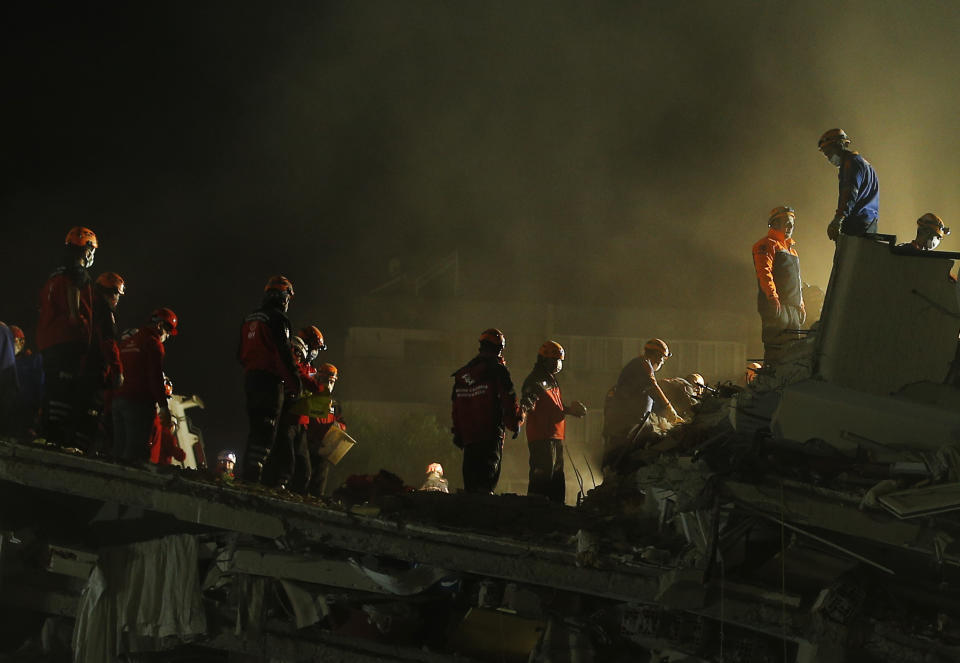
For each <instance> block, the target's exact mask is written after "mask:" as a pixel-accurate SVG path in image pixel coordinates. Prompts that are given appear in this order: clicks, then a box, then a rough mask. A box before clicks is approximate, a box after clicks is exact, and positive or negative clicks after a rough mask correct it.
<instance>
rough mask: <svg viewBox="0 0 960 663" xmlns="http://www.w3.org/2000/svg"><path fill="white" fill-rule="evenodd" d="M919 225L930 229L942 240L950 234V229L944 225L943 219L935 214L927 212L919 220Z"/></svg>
mask: <svg viewBox="0 0 960 663" xmlns="http://www.w3.org/2000/svg"><path fill="white" fill-rule="evenodd" d="M917 225H918V226H920V227H921V228H929V229H930V230H932V231H933V232H935V233H936V234H937V237H939V238H940V239H943V238H944V237H946V236H947V235H949V234H950V229H949V228H947V227H946V226H944V225H943V219H941V218H940V217H939V216H937V215H936V214H934V213H933V212H927V213H926V214H924V215H923V216H921V217H920V218H919V219H917Z"/></svg>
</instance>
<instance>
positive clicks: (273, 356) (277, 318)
mask: <svg viewBox="0 0 960 663" xmlns="http://www.w3.org/2000/svg"><path fill="white" fill-rule="evenodd" d="M292 299H293V284H292V283H291V282H290V280H289V279H288V278H287V277H285V276H272V277H270V280H268V281H267V285H266V286H265V287H264V289H263V301H262V303H261V305H260V308H258V309H257V310H255V311H254V312H253V313H251V314H250V315H248V316H247V317H246V318H244V320H243V326H242V327H241V333H240V346H239V348H238V349H237V359H238V360H239V361H240V363H241V364H242V365H243V370H244V388H245V391H246V400H247V417H248V418H249V420H250V433H249V435H248V436H247V444H246V449H245V450H244V452H243V470H242V472H241V476H240V478H241V479H243V480H244V481H248V482H253V483H255V482H258V481H260V473H261V470H262V468H263V463H264V461H265V460H266V457H267V455H268V454H269V452H270V449H272V448H273V445H274V442H275V441H276V438H277V432H278V426H279V424H280V418H281V415H282V413H283V411H284V409H285V407H289V405H290V403H291V402H292V401H293V399H294V398H296V397H297V396H299V394H300V389H301V384H300V377H299V375H298V374H297V373H298V372H297V367H296V364H295V363H294V359H293V350H292V348H291V347H290V336H291V333H290V330H291V325H290V320H289V319H288V318H287V309H288V308H289V307H290V301H291V300H292Z"/></svg>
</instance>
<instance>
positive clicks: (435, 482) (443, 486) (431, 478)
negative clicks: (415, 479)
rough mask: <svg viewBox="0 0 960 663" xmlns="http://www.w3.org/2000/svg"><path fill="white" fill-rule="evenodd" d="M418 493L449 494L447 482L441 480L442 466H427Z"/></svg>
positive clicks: (434, 464)
mask: <svg viewBox="0 0 960 663" xmlns="http://www.w3.org/2000/svg"><path fill="white" fill-rule="evenodd" d="M420 491H421V492H426V493H431V492H432V493H449V492H450V487H449V486H448V485H447V480H446V479H444V478H443V465H441V464H440V463H430V464H429V465H427V472H426V477H424V479H423V483H422V484H420Z"/></svg>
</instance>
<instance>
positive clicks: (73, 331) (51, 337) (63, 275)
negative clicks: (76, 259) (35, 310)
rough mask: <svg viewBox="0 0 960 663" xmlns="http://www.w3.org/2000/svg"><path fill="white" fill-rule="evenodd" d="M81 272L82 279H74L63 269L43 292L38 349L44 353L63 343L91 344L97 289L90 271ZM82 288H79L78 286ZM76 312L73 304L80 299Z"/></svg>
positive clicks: (51, 277)
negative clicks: (77, 298)
mask: <svg viewBox="0 0 960 663" xmlns="http://www.w3.org/2000/svg"><path fill="white" fill-rule="evenodd" d="M76 269H77V270H82V271H80V272H78V273H79V274H81V275H82V278H81V277H78V276H76V274H75V275H74V277H71V274H70V271H71V270H68V269H67V268H66V267H61V268H60V269H58V270H57V271H55V272H54V273H53V274H51V275H50V278H49V279H47V282H46V283H45V284H44V286H43V288H42V289H41V290H40V316H39V318H38V319H37V349H39V350H40V352H43V351H44V350H46V349H47V348H49V347H52V346H54V345H60V344H61V343H82V344H83V345H89V344H90V337H91V329H90V321H91V319H92V318H93V286H92V285H91V283H90V277H88V276H87V274H86V270H83V269H82V268H80V267H77V268H76ZM78 282H79V283H80V285H77V283H78ZM78 291H79V302H78V304H77V309H76V311H74V310H73V305H72V304H71V300H72V299H74V300H75V298H76V297H77V293H78Z"/></svg>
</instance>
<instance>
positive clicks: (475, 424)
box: [451, 355, 523, 446]
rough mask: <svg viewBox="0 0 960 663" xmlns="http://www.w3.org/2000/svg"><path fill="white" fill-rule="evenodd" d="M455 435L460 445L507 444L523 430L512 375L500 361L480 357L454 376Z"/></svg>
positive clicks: (521, 414) (484, 356) (455, 441)
mask: <svg viewBox="0 0 960 663" xmlns="http://www.w3.org/2000/svg"><path fill="white" fill-rule="evenodd" d="M451 399H452V401H453V435H454V443H456V444H458V446H459V445H467V444H473V443H475V442H489V441H491V440H496V439H500V440H501V441H502V440H503V436H504V432H505V429H509V430H511V431H513V432H515V433H516V432H517V431H518V430H520V423H521V421H522V420H523V413H522V412H521V410H520V402H519V401H518V400H517V394H516V392H514V390H513V382H512V381H511V380H510V371H508V370H507V367H506V366H504V365H503V364H502V363H501V362H500V360H499V358H498V357H489V356H486V355H477V356H476V357H475V358H474V359H472V360H471V361H470V363H469V364H467V365H466V366H464V367H463V368H461V369H459V370H458V371H457V372H456V373H454V374H453V393H452V395H451Z"/></svg>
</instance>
